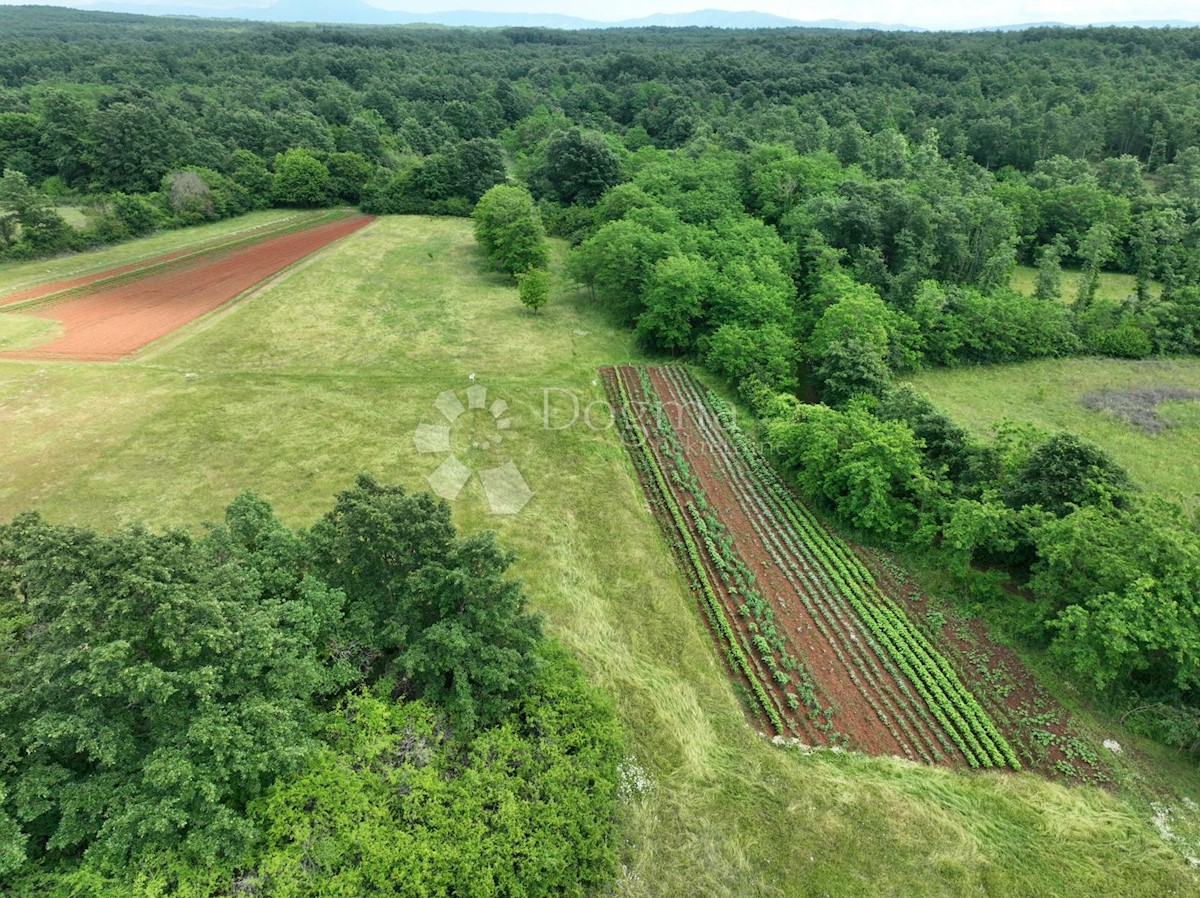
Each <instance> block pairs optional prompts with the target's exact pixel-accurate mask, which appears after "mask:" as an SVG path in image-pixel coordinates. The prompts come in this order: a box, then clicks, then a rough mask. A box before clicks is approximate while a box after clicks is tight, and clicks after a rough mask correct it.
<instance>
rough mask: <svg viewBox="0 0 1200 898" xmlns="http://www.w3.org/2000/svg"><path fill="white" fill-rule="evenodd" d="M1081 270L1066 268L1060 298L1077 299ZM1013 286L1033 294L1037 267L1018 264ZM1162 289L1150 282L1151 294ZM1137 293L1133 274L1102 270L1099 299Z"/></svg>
mask: <svg viewBox="0 0 1200 898" xmlns="http://www.w3.org/2000/svg"><path fill="white" fill-rule="evenodd" d="M1081 276H1082V274H1081V272H1079V271H1073V270H1070V269H1065V270H1064V271H1063V274H1062V293H1061V294H1060V295H1059V300H1060V301H1062V302H1065V303H1072V302H1074V301H1075V294H1076V292H1078V290H1079V278H1080V277H1081ZM1011 284H1012V288H1013V289H1014V290H1016V291H1018V292H1020V293H1025V294H1028V295H1029V296H1032V295H1033V291H1034V289H1035V288H1036V287H1037V269H1036V268H1034V267H1033V266H1031V265H1018V266H1017V268H1016V270H1015V271H1013V276H1012V281H1011ZM1161 290H1162V285H1161V284H1159V283H1158V282H1157V281H1152V282H1151V284H1150V293H1151V295H1154V296H1157V295H1158V294H1159V292H1160V291H1161ZM1136 295H1137V278H1135V277H1134V276H1133V275H1132V274H1124V273H1122V272H1119V271H1102V272H1100V286H1099V287H1098V288H1097V290H1096V298H1097V299H1109V300H1115V301H1117V302H1119V301H1121V300H1123V299H1125V298H1126V297H1129V296H1136Z"/></svg>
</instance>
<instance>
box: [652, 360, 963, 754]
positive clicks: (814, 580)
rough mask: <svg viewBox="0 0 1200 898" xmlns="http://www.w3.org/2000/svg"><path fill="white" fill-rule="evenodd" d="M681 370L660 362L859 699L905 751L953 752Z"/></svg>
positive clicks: (768, 549) (925, 752) (767, 547)
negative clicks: (773, 502) (750, 473)
mask: <svg viewBox="0 0 1200 898" xmlns="http://www.w3.org/2000/svg"><path fill="white" fill-rule="evenodd" d="M681 370H682V369H679V368H666V369H663V371H664V373H665V378H666V380H667V381H668V382H669V383H670V384H671V386H672V388H673V389H674V390H675V392H676V394H677V398H678V399H680V400H682V402H683V403H684V405H685V406H686V407H688V408H690V409H692V410H694V411H693V414H692V419H693V421H694V422H695V424H696V428H697V430H698V431H699V433H700V434H701V435H702V436H703V437H704V439H705V441H706V448H707V449H708V451H709V452H710V454H711V455H712V456H713V458H715V459H716V460H717V461H718V462H719V463H720V465H721V466H722V467H723V468H724V471H725V475H726V480H727V482H728V484H729V486H730V488H731V489H732V491H733V492H734V494H735V496H736V497H737V499H738V502H739V504H740V505H741V507H742V510H743V512H744V513H745V514H746V517H747V520H748V521H749V523H750V526H751V527H752V528H753V530H754V532H755V534H756V535H757V536H758V538H759V540H760V542H761V543H762V545H763V547H764V548H765V549H766V550H767V552H768V554H769V555H770V557H771V559H772V561H773V562H774V564H775V566H776V567H777V568H778V569H779V572H780V573H781V574H782V575H783V576H784V577H785V578H786V580H787V581H788V582H789V584H790V585H791V586H792V589H793V591H794V593H795V595H796V596H797V597H798V598H799V599H800V601H801V602H802V604H803V605H804V608H805V610H806V611H807V612H808V616H809V618H810V619H811V620H812V622H813V625H814V626H815V628H816V630H817V631H818V632H819V634H820V636H821V637H822V639H823V640H824V642H825V643H826V644H827V645H828V646H829V647H830V649H831V651H832V652H833V654H834V656H835V657H836V658H837V660H838V662H839V663H840V664H841V665H842V667H843V669H844V670H845V673H846V676H847V678H848V679H849V680H850V681H851V682H852V683H853V685H854V687H855V689H856V690H857V691H858V693H859V694H860V696H861V697H862V699H863V701H864V702H865V704H866V705H868V706H869V707H870V708H871V710H872V711H873V712H874V714H875V716H876V717H877V718H878V719H879V721H880V723H881V724H882V725H883V726H884V727H885V728H887V729H888V730H889V731H890V732H891V734H892V736H893V738H894V739H895V740H896V742H897V743H898V744H899V746H900V747H901V749H902V750H903V751H904V753H905V754H906V755H908V756H909V757H910V758H912V759H914V760H915V759H916V758H917V757H919V758H920V759H921V760H924V761H926V762H929V763H933V762H935V761H938V760H940V759H941V757H942V755H943V752H947V753H949V752H952V749H951V747H950V746H949V745H948V744H947V742H946V737H945V734H944V733H943V732H942V731H941V729H940V727H938V726H937V724H936V722H935V721H933V720H931V719H930V717H929V715H928V713H927V712H926V709H925V708H924V706H923V705H922V704H921V703H920V702H918V701H914V699H913V696H912V695H911V693H910V692H909V690H908V688H907V684H906V683H905V681H904V679H903V677H902V675H900V673H899V671H898V670H896V669H895V667H894V665H892V664H891V663H890V661H889V660H888V657H887V655H886V654H885V653H883V652H882V650H881V648H880V647H879V646H878V644H877V643H876V642H875V640H874V639H873V638H872V637H871V635H870V633H869V632H864V630H863V629H862V627H861V626H859V625H857V623H856V619H857V615H856V613H855V612H854V609H853V608H852V607H851V606H850V605H849V603H848V602H846V601H844V600H843V599H842V597H841V596H840V595H839V594H838V593H837V591H836V590H832V589H830V587H829V583H828V578H825V577H823V576H822V575H821V572H820V571H819V570H816V569H814V567H813V565H812V564H811V563H810V561H809V560H808V558H807V554H806V553H805V551H804V549H803V546H801V545H800V544H799V543H798V542H797V540H796V539H795V533H794V529H793V528H792V526H791V525H790V524H789V523H787V522H786V521H783V520H782V516H781V515H779V514H778V513H777V512H776V511H775V509H774V508H773V507H772V504H771V502H770V501H769V500H768V499H766V498H765V497H764V495H763V491H762V489H761V487H760V485H759V484H758V483H757V482H756V481H755V480H754V479H753V478H752V477H750V476H749V475H748V472H747V471H746V469H745V466H744V465H743V464H741V460H740V458H738V457H736V456H735V455H734V454H733V452H732V450H731V448H730V446H729V443H728V441H727V440H726V439H725V438H724V436H723V434H722V433H721V432H720V430H719V428H718V427H716V426H715V424H716V422H715V420H714V419H713V418H712V416H711V415H710V414H709V413H708V411H707V409H706V408H705V405H704V400H703V399H702V398H701V396H700V394H699V391H698V389H697V387H696V383H695V381H694V379H692V378H690V377H686V376H684V375H683V374H682V373H681Z"/></svg>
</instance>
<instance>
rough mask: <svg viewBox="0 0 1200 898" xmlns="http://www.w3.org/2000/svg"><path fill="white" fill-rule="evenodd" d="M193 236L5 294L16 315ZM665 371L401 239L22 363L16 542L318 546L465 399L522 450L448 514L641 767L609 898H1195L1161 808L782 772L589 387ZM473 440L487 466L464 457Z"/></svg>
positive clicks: (481, 272) (793, 756)
mask: <svg viewBox="0 0 1200 898" xmlns="http://www.w3.org/2000/svg"><path fill="white" fill-rule="evenodd" d="M240 223H241V225H242V226H244V225H245V220H244V219H243V220H240ZM237 226H239V223H238V222H233V223H223V224H222V225H219V226H215V227H237ZM181 236H182V235H180V234H168V235H161V236H158V237H154V238H150V240H147V241H139V242H138V243H134V244H126V245H124V246H121V247H116V248H113V249H111V250H107V251H105V253H103V254H100V253H97V254H95V255H96V256H100V255H104V256H105V258H104V259H102V260H101V259H98V258H89V257H85V256H81V257H76V258H74V259H66V260H58V261H56V262H51V263H38V265H40V266H42V268H41V269H40V270H35V266H23V267H21V268H11V267H10V268H6V269H0V293H3V292H4V291H6V290H8V289H10V288H11V289H16V287H17V286H18V285H19V284H20V283H22V282H24V283H28V282H29V281H30V279H36V278H37V277H38V276H42V277H65V276H69V274H67V273H65V272H80V273H82V272H86V271H89V270H96V269H98V268H101V267H104V266H106V265H111V264H120V262H121V261H123V260H133V259H136V258H143V257H146V256H149V255H153V254H154V253H158V252H163V251H167V250H169V249H170V248H173V247H172V246H170V242H171V240H176V241H178V240H180V239H181ZM210 236H211V235H210ZM186 239H199V238H198V236H197V234H196V232H187V234H186ZM177 247H178V244H176V247H175V248H177ZM564 251H565V247H564V246H563V245H561V244H556V247H555V252H556V255H557V256H558V257H559V261H561V255H562V254H563V252H564ZM139 253H140V254H141V255H140V256H139ZM114 254H115V255H116V256H117V257H118V258H116V259H114V258H113V255H114ZM556 267H557V266H556ZM51 269H53V273H50V272H51ZM5 317H6V316H3V315H0V322H3V321H4V320H5ZM0 327H8V328H10V329H11V330H12V331H13V332H14V333H16V332H19V328H20V325H19V324H17V325H11V324H0ZM5 333H6V331H4V330H0V340H3V339H4V334H5ZM646 360H647V359H645V357H644V356H643V354H642V353H641V352H640V351H639V350H638V349H637V348H636V346H635V345H634V342H633V339H632V335H631V334H629V333H628V332H626V331H624V330H621V329H617V328H614V327H613V326H612V325H611V324H610V322H609V320H608V318H607V317H606V315H605V314H604V313H603V312H602V310H600V309H598V308H596V307H595V306H594V305H593V304H592V303H591V302H590V301H588V300H587V299H586V298H585V295H584V294H582V293H578V292H575V291H573V290H571V289H569V288H568V287H567V286H566V285H565V284H564V283H562V282H561V281H560V282H559V284H558V286H557V288H556V290H555V294H554V298H553V299H552V301H551V303H550V304H549V305H548V306H547V307H546V308H545V309H544V310H543V311H542V312H541V313H540V314H537V315H532V314H530V313H528V312H527V311H526V310H525V309H523V308H522V307H521V305H520V304H519V303H518V301H517V295H516V289H515V287H514V286H513V285H512V284H511V282H509V281H508V280H506V279H505V278H504V277H502V276H500V275H498V274H494V273H490V272H488V271H487V270H486V269H485V264H484V259H483V256H482V253H481V252H480V251H479V249H478V248H477V246H476V244H475V242H474V240H473V238H472V235H471V228H470V224H469V222H465V221H462V220H455V219H434V218H417V217H409V218H400V217H390V218H384V219H380V220H379V221H377V222H375V223H374V224H372V225H370V226H368V227H367V228H365V229H364V230H362V231H360V232H358V233H356V234H354V235H352V236H350V237H348V238H346V239H345V240H343V241H341V242H340V243H338V244H335V245H333V246H331V247H328V248H326V249H325V250H323V251H322V252H320V253H318V254H316V255H314V256H313V257H312V258H311V259H310V260H308V261H306V262H305V263H302V264H301V265H299V266H296V267H294V268H293V269H291V270H290V271H289V272H287V273H286V274H285V275H284V276H283V277H281V278H279V279H276V280H275V281H274V282H273V283H271V284H268V285H267V286H265V287H264V288H263V289H262V290H261V291H259V292H258V293H257V294H256V295H254V296H252V297H250V298H248V299H246V300H243V301H242V302H240V303H239V304H237V305H234V306H232V307H230V308H228V309H227V310H224V311H222V312H220V313H219V314H216V315H214V316H210V317H208V318H206V319H203V320H202V321H199V322H197V323H196V324H194V325H191V326H189V327H188V328H185V329H184V330H183V331H180V332H179V333H177V334H176V335H175V336H174V337H172V338H170V339H168V340H166V341H164V342H162V343H160V344H159V345H158V346H157V347H156V348H155V349H154V350H153V351H152V352H150V353H149V354H147V355H144V356H142V357H141V358H139V359H138V360H136V361H131V362H122V363H116V364H85V363H34V362H19V361H0V518H8V517H10V516H12V515H13V514H16V513H18V512H20V511H24V510H27V509H38V510H40V511H42V512H43V513H44V514H45V515H46V516H47V517H49V518H50V519H52V520H55V521H60V522H77V523H81V524H89V525H92V526H96V527H100V528H109V527H113V526H116V525H118V524H124V523H129V522H134V521H144V522H146V523H148V524H150V525H152V526H156V527H170V526H183V527H196V526H199V525H201V524H202V523H203V522H204V521H206V520H211V519H213V518H215V517H216V516H217V515H218V514H219V513H220V511H221V509H222V508H223V507H224V506H225V505H226V504H227V503H228V502H229V501H230V499H232V498H233V497H234V496H235V495H236V494H238V493H239V492H241V491H243V490H245V489H253V490H255V491H257V492H259V493H260V494H261V495H263V496H264V497H265V498H267V499H268V500H269V501H270V502H272V503H273V504H274V506H275V507H276V509H277V510H278V511H279V512H280V514H281V516H282V517H283V518H284V519H285V520H287V521H288V522H289V523H291V524H296V525H302V524H306V523H308V522H310V521H311V520H312V519H313V518H314V516H315V515H316V514H318V513H319V512H320V511H322V510H324V509H325V508H326V507H328V504H329V502H330V499H331V497H332V496H333V494H334V493H335V492H337V491H338V490H340V489H343V488H344V487H346V486H347V485H348V484H349V483H350V482H351V479H352V478H353V476H354V474H355V473H357V472H359V471H368V472H371V473H373V474H374V475H376V476H377V477H378V478H380V479H382V480H389V481H399V482H402V483H404V484H406V485H407V486H409V487H411V488H413V489H423V488H426V485H427V477H428V476H429V475H430V474H432V473H433V472H434V471H435V470H436V469H437V468H438V466H439V464H440V463H441V461H442V460H443V459H444V457H445V455H446V453H445V452H421V451H418V449H419V448H427V446H420V447H419V446H418V444H417V442H416V441H415V440H414V435H415V433H416V431H417V428H418V427H419V426H420V425H421V424H434V425H436V424H440V423H443V422H444V420H445V417H444V416H443V415H442V413H441V412H440V411H439V409H438V406H437V405H435V403H439V397H440V396H442V394H443V393H445V392H446V391H454V393H455V395H456V396H457V397H458V398H459V400H460V401H461V402H462V403H463V404H464V405H468V404H469V401H468V394H467V392H466V391H467V389H468V388H469V387H471V386H482V387H485V388H486V391H487V403H488V405H489V406H490V404H491V403H492V402H494V401H495V400H497V399H499V400H503V401H504V402H506V403H507V410H506V412H505V417H506V418H507V419H508V420H509V421H510V422H511V426H509V427H507V428H504V429H499V428H498V429H496V431H495V435H498V436H499V437H500V440H499V442H494V441H491V440H490V434H491V431H490V430H489V429H488V428H489V427H490V425H491V423H492V422H491V421H489V420H488V418H486V417H483V415H487V414H489V412H488V411H487V410H486V409H485V410H478V411H473V410H468V411H467V412H465V414H466V415H469V416H471V417H470V418H464V419H463V421H462V422H461V423H457V422H456V424H455V426H454V435H453V442H452V445H453V446H455V447H456V448H460V449H461V451H462V456H463V458H464V459H465V460H467V461H468V462H470V464H471V466H472V470H473V472H474V473H473V476H472V477H471V478H470V479H469V480H468V481H467V484H466V486H465V488H464V489H463V491H462V493H461V494H460V495H459V496H458V498H457V499H456V500H455V501H454V503H453V509H454V515H455V518H456V520H457V523H458V524H459V525H460V526H461V527H464V528H466V529H469V530H474V529H479V528H485V527H486V528H492V529H495V530H497V531H498V533H499V534H500V539H501V541H502V542H503V543H504V544H506V545H507V546H509V547H511V548H512V549H513V550H515V551H516V552H517V555H518V562H517V565H516V571H517V573H518V575H519V576H520V577H521V578H522V580H523V582H524V584H525V586H526V589H527V591H528V593H529V595H530V597H531V599H532V602H533V604H534V605H535V606H536V607H537V608H538V609H539V610H540V611H541V612H543V614H544V615H545V618H546V623H547V628H548V630H549V631H550V633H551V634H553V635H554V636H555V637H557V638H558V639H559V640H561V641H562V642H563V643H564V644H565V645H566V646H567V647H569V648H570V649H571V651H573V652H574V653H575V654H576V655H577V656H578V657H579V658H580V660H581V661H582V663H583V664H584V667H585V669H586V670H587V672H588V674H589V676H590V677H591V678H592V679H593V681H594V682H596V683H597V684H599V685H600V686H601V687H602V688H603V689H604V691H605V692H606V693H607V694H608V695H609V696H610V697H611V699H612V701H613V702H614V704H615V706H616V709H617V712H618V716H619V718H620V720H621V722H622V727H623V731H624V735H625V739H626V751H627V754H628V755H629V757H630V767H629V771H630V777H629V784H630V788H629V790H628V792H629V796H630V797H629V799H628V801H627V802H626V803H625V806H624V811H623V813H624V814H625V818H626V819H625V833H626V839H627V841H626V843H625V844H624V845H623V846H622V852H623V854H624V857H625V865H624V872H623V875H622V878H621V880H620V882H619V883H618V885H617V888H616V894H618V895H621V896H678V895H684V894H694V895H704V896H739V898H742V896H820V895H837V896H883V895H904V896H983V895H1004V896H1013V895H1029V896H1073V895H1083V894H1097V893H1102V894H1104V895H1106V896H1125V895H1128V896H1141V895H1146V896H1151V895H1153V896H1160V895H1187V894H1196V893H1197V881H1196V879H1195V876H1194V874H1193V873H1192V872H1191V870H1190V869H1189V868H1188V866H1187V864H1186V863H1185V861H1184V860H1183V859H1182V857H1181V855H1180V853H1179V852H1178V851H1176V850H1174V849H1173V848H1172V847H1170V846H1169V845H1168V844H1167V843H1166V842H1165V841H1164V840H1163V839H1162V838H1161V837H1160V835H1159V834H1158V833H1157V832H1156V831H1155V829H1154V828H1153V827H1152V825H1151V823H1150V817H1151V810H1150V806H1149V804H1148V799H1145V798H1142V797H1139V795H1137V794H1134V793H1132V792H1130V791H1129V790H1127V789H1125V788H1124V787H1122V788H1119V789H1118V790H1117V791H1116V792H1110V791H1105V790H1101V789H1095V788H1082V787H1080V788H1068V787H1065V786H1062V785H1058V784H1054V783H1050V782H1047V781H1046V780H1044V779H1042V778H1040V777H1038V776H1036V775H1032V774H1013V773H1002V772H989V773H964V772H956V771H952V770H948V769H931V768H929V767H925V766H921V765H917V764H913V763H909V762H906V761H901V760H898V759H892V758H887V757H884V758H869V757H866V756H862V755H857V754H852V753H841V754H835V753H831V752H823V751H822V752H813V753H808V752H804V751H801V750H797V749H781V748H779V747H776V746H774V745H772V744H771V742H770V741H769V740H768V739H767V738H766V737H765V736H763V735H762V734H761V733H759V732H756V730H755V729H753V728H752V727H751V726H750V725H749V723H748V718H747V717H746V715H745V713H744V711H743V709H742V707H741V706H740V705H739V703H738V700H737V699H736V697H735V695H734V692H733V690H732V688H731V686H730V683H729V679H728V677H727V676H726V675H725V672H724V671H723V669H722V667H721V664H720V661H719V659H718V656H717V655H716V653H715V652H714V651H713V647H712V641H711V639H710V637H709V635H708V633H707V632H706V631H705V628H704V625H703V623H702V618H701V616H700V613H699V611H698V610H697V607H696V603H695V600H694V599H693V598H692V596H691V595H690V594H689V592H688V589H687V584H686V583H685V582H684V580H683V578H682V576H681V575H680V573H679V571H678V568H677V565H676V564H675V561H674V559H673V558H672V556H671V553H670V551H669V549H668V547H667V546H666V545H665V544H664V543H663V541H662V538H661V536H660V534H659V531H658V528H657V525H656V524H655V521H654V519H653V518H652V516H651V515H650V513H649V510H648V508H647V506H646V502H645V499H644V498H643V495H642V492H641V489H640V488H639V485H638V482H637V479H636V477H635V472H634V470H633V467H632V465H631V463H630V461H629V457H628V454H627V452H626V451H625V449H624V448H623V447H622V445H621V443H620V441H619V440H618V438H617V435H616V433H615V432H614V430H613V429H612V428H611V427H610V426H608V425H609V421H610V419H609V416H608V414H607V410H606V409H607V407H606V404H605V402H604V392H603V388H602V386H601V385H600V383H599V381H598V374H597V368H598V367H599V366H602V365H611V364H620V363H627V362H634V363H636V362H641V361H646ZM1057 364H1062V363H1057ZM1081 364H1083V363H1081ZM1006 370H1007V371H1009V372H1010V377H1011V371H1012V369H1000V370H999V371H998V372H997V375H1003V373H1004V371H1006ZM982 373H983V374H990V373H991V372H982ZM980 374H981V372H977V371H970V372H951V373H949V374H948V375H947V378H952V377H967V376H970V377H972V378H975V379H976V382H977V383H983V382H985V381H983V379H982V378H981V377H980ZM472 375H473V377H474V379H473V381H472ZM1051 376H1052V372H1051V371H1049V370H1048V371H1047V372H1046V373H1045V377H1047V378H1049V377H1051ZM1180 376H1181V377H1182V376H1184V375H1183V374H1181V375H1180ZM1187 376H1189V377H1193V378H1195V379H1200V367H1197V368H1194V369H1192V372H1191V374H1188V375H1187ZM928 377H932V376H927V378H926V379H925V380H924V381H923V383H928ZM947 382H949V380H948V381H947ZM991 384H992V389H995V390H997V391H999V392H1005V391H1007V392H1008V393H1009V394H1010V395H1011V394H1013V393H1014V390H1013V389H1012V387H1011V386H1008V385H1005V383H1004V381H1003V380H997V381H993V382H991ZM926 388H927V389H932V388H931V387H929V386H926ZM980 392H981V393H986V392H987V391H986V390H985V389H984V388H980ZM1047 392H1049V390H1048V391H1047ZM444 403H445V400H444V399H443V400H442V403H440V404H444ZM983 417H986V416H983ZM981 426H986V424H982V425H981ZM464 429H466V430H469V431H470V432H472V433H474V432H475V431H476V430H478V432H479V433H487V434H489V438H488V439H476V440H470V441H465V442H464V441H463V430H464ZM1114 451H1115V450H1114ZM508 461H512V462H513V463H514V464H515V465H516V467H517V469H518V470H519V471H520V472H521V474H522V476H523V477H524V479H525V481H526V482H527V483H528V484H529V486H530V488H531V489H532V490H533V496H532V498H531V499H530V501H529V502H528V504H527V505H525V506H524V507H523V508H522V510H521V511H520V512H519V513H517V514H513V515H494V514H491V513H490V511H489V506H488V503H487V501H486V497H485V495H484V493H483V490H482V488H481V485H480V480H479V478H478V476H474V475H475V474H477V473H478V472H479V471H481V470H488V469H490V468H492V467H495V466H499V465H502V464H504V463H506V462H508ZM1139 476H1141V475H1139ZM1157 760H1158V759H1157V758H1156V761H1157ZM1128 763H1130V764H1135V763H1136V759H1130V760H1129V761H1128ZM1164 764H1165V766H1164V767H1163V769H1164V770H1165V771H1167V772H1168V773H1170V774H1172V775H1173V774H1175V773H1176V772H1177V770H1176V769H1175V768H1172V767H1171V766H1170V763H1169V761H1168V762H1164ZM1138 776H1139V774H1138V773H1137V769H1136V768H1135V767H1130V768H1129V773H1128V775H1127V776H1126V777H1125V779H1130V780H1133V779H1137V778H1138ZM1161 782H1162V781H1159V780H1156V781H1155V783H1156V788H1159V789H1164V790H1165V789H1167V788H1168V787H1166V786H1163V785H1162V784H1161ZM1168 782H1169V780H1168ZM1194 786H1195V782H1194V780H1191V779H1185V778H1183V777H1182V775H1181V776H1180V777H1179V778H1178V780H1177V783H1176V785H1175V787H1174V788H1175V789H1176V791H1175V792H1174V793H1170V792H1166V791H1164V792H1162V793H1161V794H1160V795H1159V796H1158V797H1159V798H1160V799H1162V800H1164V801H1169V802H1174V803H1179V802H1180V801H1182V799H1183V798H1185V797H1191V798H1197V797H1200V796H1198V795H1195V794H1192V792H1193V791H1194Z"/></svg>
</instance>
